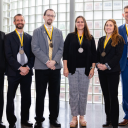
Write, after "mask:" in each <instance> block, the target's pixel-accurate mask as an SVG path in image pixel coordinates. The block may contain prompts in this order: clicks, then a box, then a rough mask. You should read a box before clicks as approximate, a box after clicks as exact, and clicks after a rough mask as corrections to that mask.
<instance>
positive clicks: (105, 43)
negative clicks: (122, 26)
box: [104, 35, 111, 48]
mask: <svg viewBox="0 0 128 128" xmlns="http://www.w3.org/2000/svg"><path fill="white" fill-rule="evenodd" d="M110 38H111V36H110V37H109V39H108V40H107V35H106V38H105V42H104V48H105V47H106V45H107V43H108V41H109V40H110Z"/></svg>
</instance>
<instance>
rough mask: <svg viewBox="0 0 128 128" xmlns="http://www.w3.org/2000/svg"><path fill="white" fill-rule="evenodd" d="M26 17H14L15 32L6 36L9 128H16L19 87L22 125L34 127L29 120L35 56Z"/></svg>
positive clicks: (19, 15) (18, 15)
mask: <svg viewBox="0 0 128 128" xmlns="http://www.w3.org/2000/svg"><path fill="white" fill-rule="evenodd" d="M24 24H25V20H24V17H23V16H22V15H21V14H17V15H16V16H15V17H14V25H15V26H16V29H15V31H13V32H11V33H9V34H7V35H6V36H5V43H4V44H5V56H6V60H7V77H8V92H7V108H6V112H7V120H8V122H9V128H15V127H16V126H15V122H16V120H17V119H16V116H15V115H14V97H15V93H16V90H17V87H18V85H19V84H20V91H21V124H22V125H25V126H28V127H32V125H33V124H32V123H30V122H29V121H28V120H29V108H30V105H31V82H32V75H33V71H32V68H33V65H34V55H33V53H32V51H31V38H32V37H31V36H30V35H29V34H27V33H25V32H24V31H23V27H24Z"/></svg>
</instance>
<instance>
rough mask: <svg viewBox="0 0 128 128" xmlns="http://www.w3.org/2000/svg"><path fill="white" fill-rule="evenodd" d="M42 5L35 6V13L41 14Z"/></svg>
mask: <svg viewBox="0 0 128 128" xmlns="http://www.w3.org/2000/svg"><path fill="white" fill-rule="evenodd" d="M42 13H43V12H42V6H38V7H36V14H42Z"/></svg>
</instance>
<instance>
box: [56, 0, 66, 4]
mask: <svg viewBox="0 0 128 128" xmlns="http://www.w3.org/2000/svg"><path fill="white" fill-rule="evenodd" d="M58 3H66V0H58Z"/></svg>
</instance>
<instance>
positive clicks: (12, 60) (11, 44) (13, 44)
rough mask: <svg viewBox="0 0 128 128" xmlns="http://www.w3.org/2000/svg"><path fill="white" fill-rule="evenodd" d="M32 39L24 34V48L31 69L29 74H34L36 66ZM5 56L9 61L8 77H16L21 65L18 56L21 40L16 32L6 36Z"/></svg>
mask: <svg viewBox="0 0 128 128" xmlns="http://www.w3.org/2000/svg"><path fill="white" fill-rule="evenodd" d="M31 39H32V36H30V35H29V34H27V33H24V40H23V47H24V52H25V54H26V56H27V58H28V63H27V65H28V66H29V68H30V71H29V74H31V75H32V74H33V72H32V68H33V66H34V55H33V53H32V51H31ZM4 45H5V56H6V60H7V75H8V76H15V75H16V73H17V71H18V69H19V67H20V66H21V64H20V63H19V62H18V61H17V54H18V52H19V47H20V40H19V37H18V35H17V34H16V32H15V31H13V32H11V33H9V34H7V35H6V36H5V43H4Z"/></svg>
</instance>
